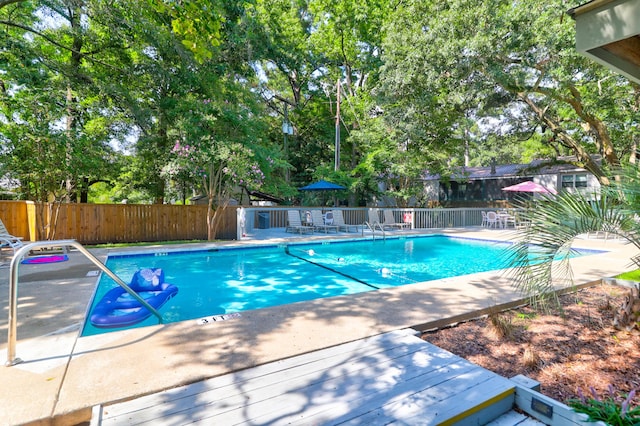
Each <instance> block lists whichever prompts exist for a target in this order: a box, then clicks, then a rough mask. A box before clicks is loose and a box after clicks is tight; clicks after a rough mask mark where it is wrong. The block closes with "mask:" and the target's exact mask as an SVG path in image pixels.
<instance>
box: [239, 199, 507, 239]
mask: <svg viewBox="0 0 640 426" xmlns="http://www.w3.org/2000/svg"><path fill="white" fill-rule="evenodd" d="M294 209H295V210H299V211H300V212H301V215H302V217H303V219H304V217H305V216H304V214H305V212H306V211H309V210H314V209H315V210H321V211H322V212H323V213H326V212H328V211H331V210H342V215H343V217H344V221H345V223H346V224H349V225H362V224H363V223H365V222H366V221H367V220H368V210H369V207H360V208H345V207H336V208H331V207H329V208H326V207H325V208H321V207H302V206H290V207H242V208H239V209H238V227H237V228H238V234H239V236H238V238H240V237H241V233H242V229H244V230H245V232H253V230H254V229H269V228H285V227H286V226H287V210H294ZM377 209H378V211H379V216H380V222H382V221H383V214H382V212H383V210H391V211H392V213H393V217H394V219H395V220H396V222H405V223H410V224H411V229H436V228H466V227H472V226H481V225H482V212H483V211H489V210H494V211H495V209H488V208H451V209H449V208H435V209H418V208H389V209H386V208H385V209H383V208H377ZM501 210H504V209H501ZM507 210H509V209H507ZM511 210H512V211H513V210H514V209H511ZM243 222H244V227H243V226H242V225H243Z"/></svg>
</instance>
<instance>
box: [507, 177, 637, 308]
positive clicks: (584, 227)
mask: <svg viewBox="0 0 640 426" xmlns="http://www.w3.org/2000/svg"><path fill="white" fill-rule="evenodd" d="M618 173H619V178H618V179H617V182H618V183H617V184H616V185H614V186H613V187H610V188H607V187H603V188H601V191H600V194H584V193H570V192H562V193H560V194H558V195H556V196H551V195H549V196H543V197H542V198H541V199H540V200H539V201H536V202H535V206H527V205H523V206H521V207H522V208H523V209H524V210H523V211H522V212H519V215H521V217H522V219H523V220H524V221H528V222H529V223H530V225H529V226H528V227H527V228H526V229H524V230H522V231H519V235H518V241H517V242H516V243H515V244H514V245H513V246H512V247H511V248H510V249H509V250H508V252H507V257H508V262H509V264H510V266H511V267H512V268H513V269H512V270H511V272H510V276H511V277H512V278H513V285H514V286H515V287H516V288H518V289H519V290H520V291H522V292H523V293H524V294H526V295H527V296H529V297H531V298H532V302H533V303H534V304H538V303H541V304H542V306H544V305H545V304H546V302H548V301H549V300H553V301H556V302H557V296H556V294H555V292H554V290H555V289H556V288H557V286H567V285H572V278H571V277H572V273H571V268H570V264H569V257H570V255H571V253H572V249H571V245H572V242H573V240H574V238H576V237H578V236H579V235H583V234H586V233H588V232H596V231H604V232H608V233H611V234H615V235H618V236H620V237H622V238H624V239H626V240H627V241H629V242H630V243H632V244H634V245H635V246H636V247H639V248H640V238H639V236H640V224H638V222H637V221H636V220H635V217H636V216H635V215H636V212H638V211H640V209H639V207H640V203H639V199H638V194H640V169H638V168H636V167H635V166H632V165H630V166H628V167H626V168H625V169H624V170H619V171H618ZM612 180H616V179H614V178H612Z"/></svg>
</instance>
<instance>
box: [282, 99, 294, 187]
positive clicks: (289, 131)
mask: <svg viewBox="0 0 640 426" xmlns="http://www.w3.org/2000/svg"><path fill="white" fill-rule="evenodd" d="M288 106H289V104H288V103H287V102H285V103H284V122H283V123H282V133H283V134H284V159H285V160H286V161H287V162H288V161H289V140H288V139H287V135H293V126H292V125H291V123H290V122H289V110H288ZM284 173H285V174H284V179H285V181H286V182H289V179H290V176H289V174H290V173H289V168H287V169H286V170H285V172H284Z"/></svg>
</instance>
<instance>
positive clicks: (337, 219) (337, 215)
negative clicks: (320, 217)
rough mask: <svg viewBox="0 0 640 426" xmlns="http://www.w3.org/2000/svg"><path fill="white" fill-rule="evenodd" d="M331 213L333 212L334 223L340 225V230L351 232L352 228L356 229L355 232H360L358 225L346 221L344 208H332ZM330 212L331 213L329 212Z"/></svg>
mask: <svg viewBox="0 0 640 426" xmlns="http://www.w3.org/2000/svg"><path fill="white" fill-rule="evenodd" d="M330 213H332V214H333V224H334V225H336V226H337V227H338V230H339V231H342V230H343V229H344V232H351V231H350V230H351V229H352V228H353V229H355V231H354V232H358V229H359V226H358V225H348V224H346V223H344V216H343V215H342V210H332V211H331V212H330ZM327 214H329V213H327Z"/></svg>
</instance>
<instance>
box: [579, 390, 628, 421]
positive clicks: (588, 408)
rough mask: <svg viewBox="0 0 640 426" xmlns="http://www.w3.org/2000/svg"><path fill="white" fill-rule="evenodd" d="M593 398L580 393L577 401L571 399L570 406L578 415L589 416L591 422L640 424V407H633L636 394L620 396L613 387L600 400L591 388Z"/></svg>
mask: <svg viewBox="0 0 640 426" xmlns="http://www.w3.org/2000/svg"><path fill="white" fill-rule="evenodd" d="M590 391H591V396H590V397H586V396H585V395H583V394H582V392H580V396H579V398H577V399H571V400H569V401H568V404H567V405H569V406H570V407H571V408H573V409H574V410H575V411H577V412H578V413H584V414H587V415H588V416H589V421H592V422H596V421H603V422H605V423H606V424H607V425H611V426H635V425H638V424H640V407H638V406H635V407H634V406H633V400H634V398H635V395H636V392H635V391H631V392H630V393H629V394H628V395H618V394H617V393H616V392H615V390H614V388H613V386H610V387H609V393H608V394H607V395H605V396H604V397H602V398H600V397H599V396H598V394H597V393H596V391H595V389H593V388H590Z"/></svg>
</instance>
